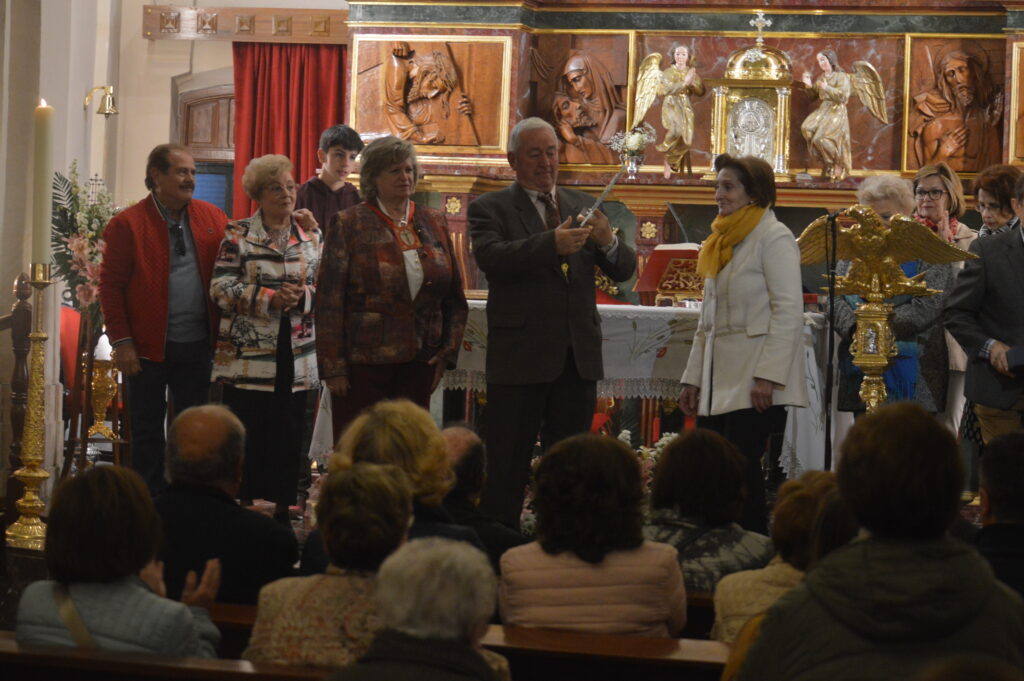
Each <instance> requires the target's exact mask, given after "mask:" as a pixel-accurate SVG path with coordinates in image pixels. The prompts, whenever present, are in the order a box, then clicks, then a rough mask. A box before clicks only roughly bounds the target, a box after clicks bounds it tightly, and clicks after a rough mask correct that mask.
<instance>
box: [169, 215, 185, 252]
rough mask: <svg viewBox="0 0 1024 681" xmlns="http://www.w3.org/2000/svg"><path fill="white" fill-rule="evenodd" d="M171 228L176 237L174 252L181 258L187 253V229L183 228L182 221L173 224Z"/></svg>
mask: <svg viewBox="0 0 1024 681" xmlns="http://www.w3.org/2000/svg"><path fill="white" fill-rule="evenodd" d="M170 228H171V235H172V236H173V237H174V252H175V253H177V254H178V257H179V258H180V257H182V256H184V255H185V230H184V229H182V228H181V223H177V224H172V225H171V226H170Z"/></svg>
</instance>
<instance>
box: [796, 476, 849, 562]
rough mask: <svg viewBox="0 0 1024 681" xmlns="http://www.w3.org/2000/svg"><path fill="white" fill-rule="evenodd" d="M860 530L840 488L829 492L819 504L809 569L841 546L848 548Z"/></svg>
mask: <svg viewBox="0 0 1024 681" xmlns="http://www.w3.org/2000/svg"><path fill="white" fill-rule="evenodd" d="M859 530H860V524H859V523H858V522H857V518H856V516H854V515H853V509H852V508H850V505H849V504H848V503H846V499H843V497H842V495H841V494H840V493H839V488H838V487H836V488H834V489H831V490H829V492H828V493H827V494H826V495H825V496H824V497H822V499H821V503H819V504H818V513H817V515H816V516H815V518H814V527H813V529H812V530H811V558H810V562H809V563H808V566H807V567H808V568H812V567H814V566H815V565H817V564H818V563H819V562H820V561H821V559H822V558H824V557H825V556H827V555H828V554H830V553H832V552H833V551H835V550H836V549H838V548H839V547H840V546H846V545H847V544H849V543H850V542H851V541H852V540H853V538H854V537H856V536H857V532H858V531H859Z"/></svg>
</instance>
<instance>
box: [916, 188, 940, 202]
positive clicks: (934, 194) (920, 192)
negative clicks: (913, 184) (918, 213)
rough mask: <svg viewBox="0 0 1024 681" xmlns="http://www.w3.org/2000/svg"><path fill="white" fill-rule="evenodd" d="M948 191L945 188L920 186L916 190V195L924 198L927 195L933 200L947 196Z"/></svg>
mask: <svg viewBox="0 0 1024 681" xmlns="http://www.w3.org/2000/svg"><path fill="white" fill-rule="evenodd" d="M946 193H947V192H946V190H945V189H920V188H918V189H916V190H915V191H914V196H916V197H917V198H919V199H923V198H925V197H926V196H927V197H928V198H929V199H931V200H932V201H938V200H939V199H941V198H942V197H943V196H945V195H946Z"/></svg>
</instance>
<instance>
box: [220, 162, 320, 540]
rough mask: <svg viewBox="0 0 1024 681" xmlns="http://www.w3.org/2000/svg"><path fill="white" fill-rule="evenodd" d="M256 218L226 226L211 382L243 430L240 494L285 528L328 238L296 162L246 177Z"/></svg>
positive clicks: (312, 366) (258, 168)
mask: <svg viewBox="0 0 1024 681" xmlns="http://www.w3.org/2000/svg"><path fill="white" fill-rule="evenodd" d="M242 187H243V188H244V189H245V193H246V194H247V195H248V196H249V197H250V198H251V199H253V200H254V201H256V202H257V203H258V204H259V209H258V210H257V211H256V214H255V215H253V216H252V217H251V218H248V219H246V220H236V221H234V222H230V223H228V227H227V230H226V232H225V235H224V241H223V242H222V243H221V247H220V253H219V254H218V256H217V262H216V265H215V266H214V270H213V280H212V281H211V283H210V295H211V297H212V298H213V300H214V302H215V303H217V305H218V306H219V307H220V309H221V312H222V317H221V321H220V332H219V333H218V335H217V345H216V349H215V354H214V368H213V379H214V380H215V381H217V382H219V383H221V384H223V386H224V403H225V404H227V405H228V406H229V407H231V409H232V410H233V411H234V412H235V414H237V415H238V418H239V419H241V420H242V423H244V424H245V430H246V434H247V437H246V443H245V459H244V463H243V469H242V483H241V488H240V490H239V498H240V499H241V500H242V503H243V504H251V503H252V500H253V499H256V498H260V499H265V500H267V501H272V502H274V504H275V508H274V517H275V519H277V520H279V521H281V522H284V523H287V522H288V506H289V505H291V504H294V503H295V494H296V491H295V490H296V484H297V481H298V476H299V461H300V458H299V448H300V446H301V444H302V441H303V429H304V427H305V408H306V400H307V399H308V397H309V393H310V391H312V390H315V389H316V388H318V387H319V378H318V376H317V364H316V345H315V343H316V340H315V337H314V333H313V305H314V302H315V300H314V298H315V291H316V277H317V269H318V267H319V265H320V255H321V251H322V248H323V240H322V237H321V234H320V229H319V227H318V226H317V224H316V220H315V219H314V218H313V214H312V213H311V212H309V211H308V210H305V209H302V210H295V195H296V187H295V179H294V178H293V177H292V164H291V161H289V160H288V159H287V158H285V157H284V156H279V155H274V154H270V155H267V156H261V157H259V158H255V159H253V160H252V161H251V162H250V163H249V165H248V166H246V168H245V174H244V175H243V176H242Z"/></svg>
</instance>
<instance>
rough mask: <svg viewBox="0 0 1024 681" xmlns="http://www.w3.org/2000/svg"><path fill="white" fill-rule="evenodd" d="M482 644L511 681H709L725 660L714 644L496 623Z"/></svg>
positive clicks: (721, 648)
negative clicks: (500, 659) (501, 660)
mask: <svg viewBox="0 0 1024 681" xmlns="http://www.w3.org/2000/svg"><path fill="white" fill-rule="evenodd" d="M483 645H484V647H485V648H488V649H490V650H493V651H494V652H496V653H500V654H502V655H504V656H505V657H507V658H508V661H509V665H510V666H511V668H512V679H513V681H519V680H520V679H522V680H524V681H556V680H557V681H564V680H565V679H587V680H588V681H619V680H621V681H635V680H636V679H643V681H669V680H670V679H671V680H673V681H690V680H693V681H705V680H707V681H712V680H717V679H718V678H719V677H720V676H721V674H722V669H723V668H724V667H725V661H726V659H727V658H728V656H729V649H728V647H726V646H725V645H724V644H722V643H719V642H718V641H701V640H694V639H685V638H684V639H679V638H648V637H644V636H620V635H612V634H585V633H581V632H575V631H552V630H547V629H527V628H523V627H503V626H498V625H492V626H491V627H490V628H489V629H488V631H487V634H486V635H485V636H484V639H483Z"/></svg>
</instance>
